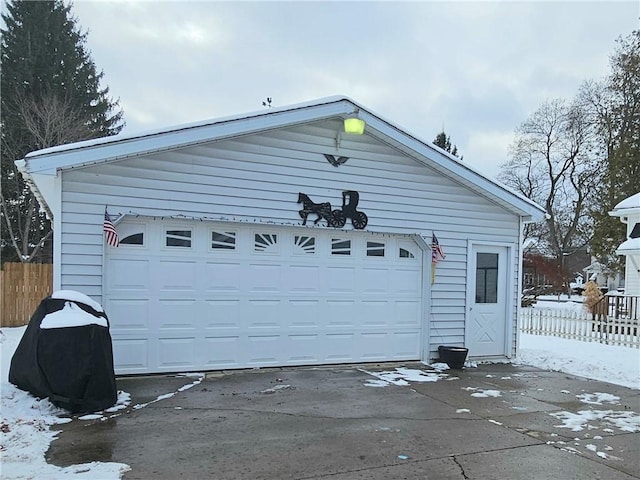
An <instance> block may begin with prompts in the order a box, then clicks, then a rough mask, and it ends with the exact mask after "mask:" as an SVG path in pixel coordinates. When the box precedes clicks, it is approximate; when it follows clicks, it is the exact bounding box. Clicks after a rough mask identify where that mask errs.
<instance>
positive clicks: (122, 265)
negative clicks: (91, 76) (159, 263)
mask: <svg viewBox="0 0 640 480" xmlns="http://www.w3.org/2000/svg"><path fill="white" fill-rule="evenodd" d="M150 268H151V267H150V261H149V260H135V259H128V258H127V259H110V260H109V262H107V272H108V274H107V288H108V289H109V291H111V292H117V291H126V292H130V291H134V290H137V291H148V290H149V289H150V286H151V285H150V281H149V280H150V278H151V276H150Z"/></svg>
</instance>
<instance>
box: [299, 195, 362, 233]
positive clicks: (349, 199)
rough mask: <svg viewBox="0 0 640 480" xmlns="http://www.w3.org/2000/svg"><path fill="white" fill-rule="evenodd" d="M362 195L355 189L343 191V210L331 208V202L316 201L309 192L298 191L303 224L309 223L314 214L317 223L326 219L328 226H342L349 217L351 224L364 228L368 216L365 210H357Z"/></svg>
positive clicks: (315, 223) (354, 226)
mask: <svg viewBox="0 0 640 480" xmlns="http://www.w3.org/2000/svg"><path fill="white" fill-rule="evenodd" d="M359 199H360V195H359V194H358V192H356V191H355V190H345V191H344V192H342V210H339V209H336V210H333V211H332V210H331V203H329V202H324V203H314V202H313V201H312V200H311V199H310V198H309V196H308V195H307V194H305V193H302V192H300V193H298V203H302V210H300V211H299V212H298V213H299V214H300V218H302V225H306V224H307V218H308V217H309V215H311V214H314V215H316V216H317V217H318V218H316V219H315V220H314V222H313V224H314V225H317V224H318V222H320V220H322V219H325V220H326V221H327V226H329V227H335V228H342V227H344V226H345V224H346V223H347V218H350V219H351V225H353V228H355V229H356V230H362V229H363V228H365V227H366V226H367V222H368V218H367V215H366V214H365V213H364V212H360V211H358V210H356V207H357V206H358V201H359Z"/></svg>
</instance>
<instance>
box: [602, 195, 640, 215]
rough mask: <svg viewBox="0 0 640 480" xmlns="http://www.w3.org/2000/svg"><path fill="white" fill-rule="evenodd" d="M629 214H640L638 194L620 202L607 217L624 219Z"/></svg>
mask: <svg viewBox="0 0 640 480" xmlns="http://www.w3.org/2000/svg"><path fill="white" fill-rule="evenodd" d="M630 213H640V192H638V193H636V194H635V195H631V196H630V197H628V198H625V199H624V200H622V201H621V202H620V203H618V204H617V205H616V206H615V207H614V209H613V210H611V211H610V212H609V215H611V216H612V217H626V216H627V215H629V214H630Z"/></svg>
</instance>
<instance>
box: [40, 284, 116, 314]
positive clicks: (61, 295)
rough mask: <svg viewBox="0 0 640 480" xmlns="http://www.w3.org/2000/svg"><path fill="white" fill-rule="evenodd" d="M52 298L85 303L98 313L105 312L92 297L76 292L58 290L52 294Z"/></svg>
mask: <svg viewBox="0 0 640 480" xmlns="http://www.w3.org/2000/svg"><path fill="white" fill-rule="evenodd" d="M51 298H57V299H61V300H70V301H72V302H79V303H84V304H85V305H89V306H90V307H91V308H93V309H94V310H95V311H96V312H101V313H102V312H104V309H103V308H102V305H100V304H99V303H98V302H96V301H95V300H94V299H92V298H91V297H88V296H87V295H85V294H84V293H80V292H76V291H75V290H56V291H55V292H53V293H52V294H51Z"/></svg>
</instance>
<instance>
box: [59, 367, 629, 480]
mask: <svg viewBox="0 0 640 480" xmlns="http://www.w3.org/2000/svg"><path fill="white" fill-rule="evenodd" d="M403 365H404V366H407V367H409V368H416V369H418V368H422V369H424V368H425V367H424V366H422V365H418V364H414V365H411V364H403ZM399 366H401V365H400V364H393V365H389V364H386V365H379V366H374V365H367V370H372V369H377V370H383V369H384V370H389V369H393V368H395V367H399ZM447 373H449V375H450V376H449V377H448V378H445V379H442V380H439V381H437V382H430V383H412V384H411V385H409V386H388V387H384V388H373V387H367V386H365V383H366V382H367V380H370V379H371V378H372V377H371V376H369V375H367V374H366V373H364V372H362V371H360V370H358V366H341V367H326V368H291V369H268V370H259V371H238V372H215V373H210V374H209V375H207V377H206V378H205V379H204V380H203V381H202V382H201V383H200V384H198V385H196V386H194V387H193V388H191V389H189V390H186V391H182V392H178V393H176V394H175V395H174V396H172V397H171V398H167V399H165V400H161V401H157V402H154V403H150V404H149V405H148V406H146V407H145V408H138V409H136V408H133V405H135V404H145V403H149V402H151V401H153V400H155V399H156V398H157V397H158V396H160V395H163V394H166V393H170V392H177V391H178V389H179V388H180V387H181V386H183V385H185V384H187V383H190V382H191V381H192V379H189V378H185V377H175V376H155V377H135V378H120V379H118V388H120V389H122V390H124V391H127V392H129V393H130V394H131V397H132V403H131V406H130V407H129V408H128V409H126V410H124V411H122V412H118V413H119V415H118V416H115V417H113V418H109V419H103V420H94V421H82V420H78V419H75V420H74V421H72V422H71V423H68V424H63V425H60V426H59V429H60V433H59V436H58V439H57V440H55V441H54V442H53V443H52V444H51V448H50V450H49V452H48V454H47V459H48V461H49V462H50V463H53V464H55V465H59V466H67V465H71V464H77V463H81V462H89V461H114V462H122V463H126V464H128V465H130V466H131V471H130V472H128V473H126V474H125V476H124V478H125V479H151V478H153V479H164V478H166V479H175V478H186V479H205V478H216V479H284V478H292V479H332V480H342V479H374V480H375V479H389V478H407V479H418V478H420V479H424V478H430V479H431V478H432V479H456V480H459V479H503V478H509V479H511V480H513V479H530V478H536V479H553V480H556V479H566V478H580V479H587V478H607V479H611V480H617V479H633V478H636V479H638V478H640V472H639V471H638V469H639V465H638V462H639V461H640V460H639V456H640V455H639V454H640V433H629V432H623V431H620V430H619V429H616V428H610V427H611V425H609V424H607V423H606V422H604V421H591V422H590V425H591V426H590V428H589V429H585V430H584V431H581V432H573V431H571V430H569V429H561V428H558V424H559V423H561V422H560V421H559V420H558V419H557V418H554V417H552V416H551V415H549V414H550V413H551V412H558V411H574V412H575V411H578V410H587V409H590V408H592V409H601V408H602V409H613V410H616V411H635V412H636V413H639V412H640V392H638V391H636V390H630V389H625V388H623V387H617V386H614V385H610V384H606V383H602V382H594V381H590V380H586V379H581V378H578V377H572V376H568V375H565V374H561V373H553V372H545V371H540V370H536V369H533V368H528V367H515V366H512V365H508V364H507V365H505V364H496V365H480V366H479V367H478V368H477V369H465V370H462V371H455V370H450V371H448V372H447ZM278 385H288V387H287V388H274V387H277V386H278ZM467 388H474V389H477V390H466V389H467ZM270 390H271V391H270ZM481 390H497V391H499V392H500V396H499V397H490V398H482V397H480V398H479V397H473V396H471V393H473V392H474V391H481ZM562 392H568V393H562ZM585 392H588V393H593V392H609V393H613V394H615V395H616V396H618V397H620V402H619V404H617V405H606V406H602V407H601V406H596V405H587V404H585V403H582V402H580V401H578V400H577V397H576V395H578V394H581V393H585ZM587 445H591V447H587ZM605 447H606V448H608V449H609V450H606V451H607V453H608V455H609V458H607V459H605V458H601V457H599V456H598V455H597V452H596V451H594V450H593V449H594V448H595V450H598V448H600V449H601V450H602V451H604V449H605Z"/></svg>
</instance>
